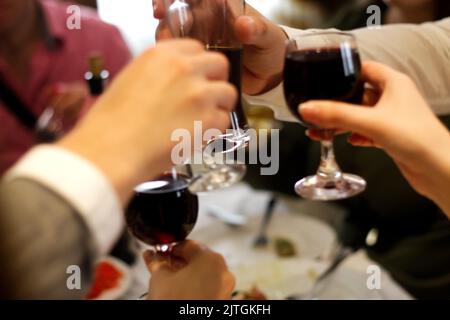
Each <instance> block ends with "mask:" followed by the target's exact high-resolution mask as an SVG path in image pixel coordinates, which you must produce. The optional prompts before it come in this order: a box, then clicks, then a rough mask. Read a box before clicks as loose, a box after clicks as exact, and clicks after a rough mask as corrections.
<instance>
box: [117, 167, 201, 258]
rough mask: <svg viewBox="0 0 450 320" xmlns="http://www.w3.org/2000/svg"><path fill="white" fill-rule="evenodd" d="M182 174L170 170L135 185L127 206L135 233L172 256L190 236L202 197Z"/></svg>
mask: <svg viewBox="0 0 450 320" xmlns="http://www.w3.org/2000/svg"><path fill="white" fill-rule="evenodd" d="M188 186H189V181H188V179H187V178H185V177H184V176H182V175H178V174H175V173H167V174H164V175H161V176H160V177H158V178H157V179H155V180H152V181H147V182H144V183H142V184H140V185H138V186H137V187H136V188H135V194H134V197H133V199H132V200H131V202H130V203H129V205H128V207H127V209H126V214H125V217H126V222H127V226H128V228H129V229H130V231H131V233H132V234H133V235H134V236H135V237H136V238H138V239H139V240H141V241H142V242H144V243H146V244H148V245H150V246H153V247H154V248H155V250H156V252H157V253H158V254H159V255H161V256H163V257H166V258H168V260H169V263H170V261H171V260H170V258H171V252H172V249H173V247H174V246H175V245H176V244H178V243H179V242H181V241H183V240H185V239H186V237H187V236H188V235H189V233H190V232H191V231H192V229H193V228H194V225H195V223H196V222H197V215H198V197H197V195H195V194H194V193H191V192H190V191H189V189H188Z"/></svg>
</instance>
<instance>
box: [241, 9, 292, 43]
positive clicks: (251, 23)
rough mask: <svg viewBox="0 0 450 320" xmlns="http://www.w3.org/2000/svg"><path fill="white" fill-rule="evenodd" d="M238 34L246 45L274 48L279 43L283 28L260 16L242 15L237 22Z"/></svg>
mask: <svg viewBox="0 0 450 320" xmlns="http://www.w3.org/2000/svg"><path fill="white" fill-rule="evenodd" d="M235 28H236V34H237V37H238V38H239V40H240V41H241V42H242V43H243V44H244V45H249V46H254V47H256V48H258V49H269V48H273V46H274V43H277V42H278V41H279V39H280V38H281V39H283V37H280V33H283V31H282V30H281V28H278V27H274V26H272V25H270V24H269V23H268V21H267V20H266V19H265V18H263V17H259V16H242V17H239V18H237V20H236V23H235Z"/></svg>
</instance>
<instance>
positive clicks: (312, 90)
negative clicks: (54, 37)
mask: <svg viewBox="0 0 450 320" xmlns="http://www.w3.org/2000/svg"><path fill="white" fill-rule="evenodd" d="M360 73H361V62H360V58H359V54H358V51H357V50H356V49H351V50H348V51H342V50H341V49H340V48H321V49H320V50H314V49H304V50H298V51H292V52H290V53H288V54H287V55H286V59H285V68H284V95H285V98H286V101H287V104H288V106H289V109H290V110H291V112H292V114H293V115H295V116H296V117H297V118H298V119H299V120H300V122H301V123H302V124H303V125H304V126H306V127H310V126H311V125H310V124H308V123H307V122H306V121H304V120H303V119H302V118H301V116H300V114H299V112H298V107H299V105H300V104H301V103H304V102H306V101H308V100H336V101H342V102H348V103H355V104H360V103H361V102H362V98H363V93H364V82H363V81H362V80H361V77H360Z"/></svg>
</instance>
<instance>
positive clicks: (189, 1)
mask: <svg viewBox="0 0 450 320" xmlns="http://www.w3.org/2000/svg"><path fill="white" fill-rule="evenodd" d="M164 3H165V9H166V13H167V14H166V18H167V23H168V26H169V29H170V31H171V33H172V36H173V37H178V38H184V37H188V38H193V39H196V40H199V41H200V42H202V43H203V44H204V45H205V47H206V49H207V50H210V51H217V52H220V53H222V54H224V55H225V56H226V58H227V59H228V61H229V63H230V72H229V82H230V83H231V84H232V85H234V86H235V87H236V89H237V91H238V93H239V98H238V101H237V103H236V106H235V108H234V110H233V111H232V112H231V113H230V119H231V128H230V129H232V130H231V133H227V134H223V135H221V136H219V137H218V139H226V140H227V142H226V145H227V146H228V149H225V150H223V151H222V152H229V151H234V150H236V149H238V148H245V147H246V146H247V144H248V141H249V140H250V134H249V133H248V129H249V126H248V122H247V118H246V116H245V112H244V108H243V104H242V94H241V78H242V69H243V65H242V57H243V47H242V44H241V43H240V42H239V41H238V40H237V37H236V35H235V31H234V30H235V29H234V24H235V21H236V18H238V17H239V16H242V15H243V14H244V10H245V1H244V0H165V2H164ZM230 142H232V143H230ZM211 143H213V142H211Z"/></svg>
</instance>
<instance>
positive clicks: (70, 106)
mask: <svg viewBox="0 0 450 320" xmlns="http://www.w3.org/2000/svg"><path fill="white" fill-rule="evenodd" d="M47 95H48V103H47V104H48V106H49V107H51V108H52V109H53V111H54V113H55V116H56V117H58V118H61V119H64V124H66V125H69V126H70V125H73V124H74V123H75V122H76V120H77V119H78V116H79V114H80V111H81V108H82V107H83V105H84V103H85V102H86V99H87V98H88V97H89V90H88V88H87V86H86V85H85V83H83V82H73V83H58V84H56V85H52V86H50V87H49V88H48V90H47Z"/></svg>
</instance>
